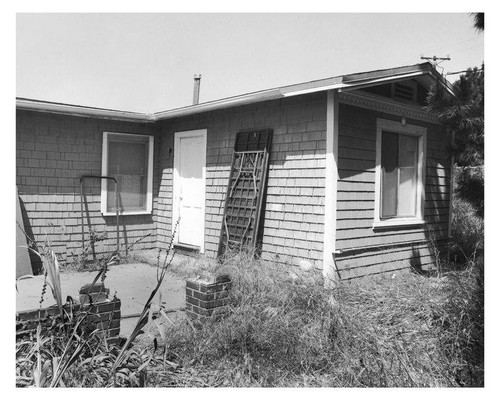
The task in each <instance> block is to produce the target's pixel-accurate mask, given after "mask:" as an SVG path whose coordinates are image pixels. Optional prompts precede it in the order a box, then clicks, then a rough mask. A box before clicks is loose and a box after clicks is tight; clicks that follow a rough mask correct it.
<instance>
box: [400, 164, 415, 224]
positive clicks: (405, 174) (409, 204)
mask: <svg viewBox="0 0 500 400" xmlns="http://www.w3.org/2000/svg"><path fill="white" fill-rule="evenodd" d="M416 171H417V169H416V168H411V167H404V168H400V170H399V193H398V217H409V216H415V211H416V210H415V205H416V199H417V174H416Z"/></svg>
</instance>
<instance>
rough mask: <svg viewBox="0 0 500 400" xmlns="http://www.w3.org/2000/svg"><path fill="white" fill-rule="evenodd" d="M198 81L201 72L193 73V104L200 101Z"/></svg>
mask: <svg viewBox="0 0 500 400" xmlns="http://www.w3.org/2000/svg"><path fill="white" fill-rule="evenodd" d="M200 81H201V74H195V75H194V87H193V105H194V104H198V103H199V102H200Z"/></svg>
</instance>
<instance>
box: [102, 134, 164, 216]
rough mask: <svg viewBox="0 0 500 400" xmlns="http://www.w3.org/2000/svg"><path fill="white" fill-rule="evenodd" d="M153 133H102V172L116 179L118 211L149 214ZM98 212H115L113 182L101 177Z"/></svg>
mask: <svg viewBox="0 0 500 400" xmlns="http://www.w3.org/2000/svg"><path fill="white" fill-rule="evenodd" d="M153 143H154V138H153V136H145V135H133V134H125V133H110V132H104V135H103V150H102V174H103V175H104V176H110V177H114V178H116V180H117V182H118V206H119V209H120V212H121V214H124V215H127V214H129V215H130V214H149V213H151V210H152V201H153V192H152V187H153ZM101 187H102V191H101V212H102V213H103V214H104V215H113V214H115V213H116V206H115V205H116V199H115V183H114V182H113V181H111V180H107V179H103V181H102V186H101Z"/></svg>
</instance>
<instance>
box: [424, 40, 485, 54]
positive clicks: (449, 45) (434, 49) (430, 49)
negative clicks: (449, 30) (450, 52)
mask: <svg viewBox="0 0 500 400" xmlns="http://www.w3.org/2000/svg"><path fill="white" fill-rule="evenodd" d="M473 40H477V38H475V37H474V38H472V39H467V40H462V41H460V42H455V43H450V44H446V45H444V46H437V47H431V48H429V49H427V51H428V52H429V53H430V52H431V51H437V50H442V49H446V48H449V47H453V46H456V45H459V44H463V43H468V42H472V41H473Z"/></svg>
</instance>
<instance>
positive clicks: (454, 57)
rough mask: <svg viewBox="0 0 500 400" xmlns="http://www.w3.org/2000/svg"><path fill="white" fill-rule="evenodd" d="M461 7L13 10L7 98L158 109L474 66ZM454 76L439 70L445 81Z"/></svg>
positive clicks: (477, 54) (468, 22) (471, 34)
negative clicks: (354, 78)
mask: <svg viewBox="0 0 500 400" xmlns="http://www.w3.org/2000/svg"><path fill="white" fill-rule="evenodd" d="M483 39H484V38H483V33H478V32H477V31H476V30H474V28H473V22H472V19H471V17H470V16H469V14H468V13H395V14H388V13H377V14H374V13H356V14H353V13H350V14H349V13H316V14H314V13H302V14H290V13H289V14H270V13H267V14H264V13H261V14H248V13H239V14H228V13H219V14H216V13H212V14H196V13H190V14H180V13H150V14H144V13H142V14H134V13H127V14H117V13H115V14H113V13H111V14H110V13H107V14H104V13H93V14H89V13H87V14H83V13H66V14H63V13H59V14H50V13H44V14H41V13H36V14H35V13H31V14H29V13H18V14H17V16H16V96H17V97H26V98H33V99H39V100H47V101H55V102H62V103H70V104H79V105H86V106H93V107H103V108H112V109H119V110H127V111H138V112H148V113H149V112H157V111H162V110H167V109H172V108H176V107H182V106H186V105H189V104H191V103H192V97H193V75H194V74H201V75H202V79H201V90H200V102H206V101H210V100H216V99H220V98H224V97H229V96H234V95H238V94H243V93H248V92H252V91H257V90H263V89H268V88H272V87H277V86H283V85H288V84H294V83H299V82H305V81H309V80H314V79H322V78H327V77H331V76H336V75H341V74H349V73H354V72H363V71H370V70H375V69H382V68H390V67H396V66H403V65H410V64H416V63H419V62H422V60H421V59H420V57H421V56H422V55H423V56H434V55H436V56H439V57H447V56H449V57H450V58H451V61H444V62H442V63H441V64H440V66H441V67H443V68H444V72H456V71H462V70H464V69H466V68H467V67H474V66H480V65H481V63H482V62H483V60H484V44H483V43H484V40H483ZM457 77H458V75H449V76H448V79H449V80H451V81H453V80H455V79H456V78H457Z"/></svg>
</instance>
